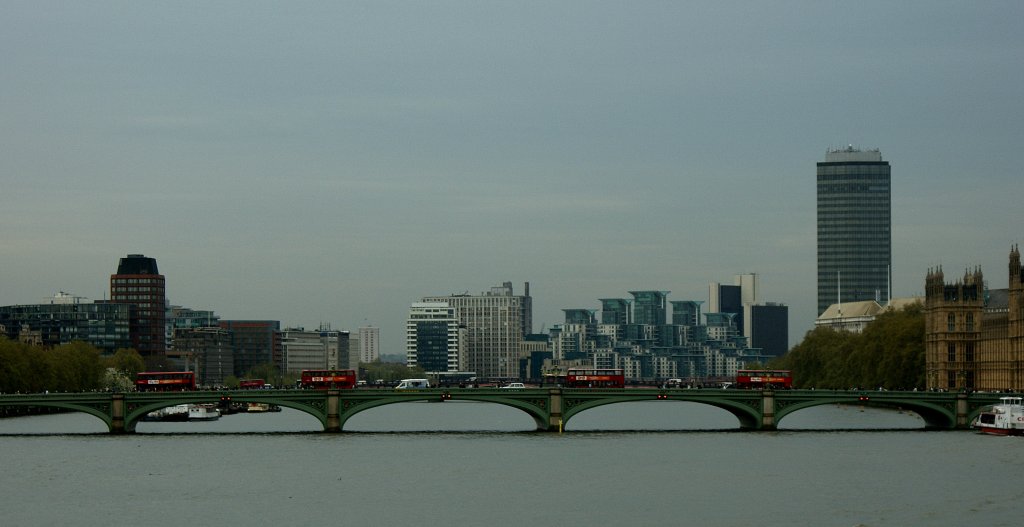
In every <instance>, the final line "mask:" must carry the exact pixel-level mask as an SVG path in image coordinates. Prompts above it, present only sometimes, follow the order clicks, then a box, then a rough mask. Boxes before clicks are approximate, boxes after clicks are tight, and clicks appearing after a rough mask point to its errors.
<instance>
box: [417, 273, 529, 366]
mask: <svg viewBox="0 0 1024 527" xmlns="http://www.w3.org/2000/svg"><path fill="white" fill-rule="evenodd" d="M524 289H525V290H524V293H523V294H522V295H516V294H514V292H513V290H512V283H511V282H505V283H503V284H502V285H501V286H498V287H492V288H491V290H490V291H489V292H486V293H481V294H479V295H470V294H468V293H465V294H459V295H451V296H433V297H424V298H423V299H422V302H428V303H434V302H442V303H445V304H447V305H448V306H450V307H452V308H454V309H455V316H456V317H457V318H458V322H459V325H460V326H464V327H465V331H466V340H465V349H466V362H465V364H463V365H462V368H461V369H463V370H466V371H474V372H476V374H477V375H478V376H480V377H484V378H518V377H519V358H520V356H521V353H522V351H521V350H522V347H521V346H520V344H521V343H522V341H523V338H524V337H525V336H526V335H527V334H529V333H532V331H533V330H532V328H533V303H532V299H531V298H530V284H529V282H527V283H526V285H525V288H524Z"/></svg>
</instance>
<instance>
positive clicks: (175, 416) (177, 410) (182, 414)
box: [143, 404, 189, 421]
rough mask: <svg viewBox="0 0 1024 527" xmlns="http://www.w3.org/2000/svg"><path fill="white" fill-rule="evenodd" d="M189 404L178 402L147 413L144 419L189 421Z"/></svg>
mask: <svg viewBox="0 0 1024 527" xmlns="http://www.w3.org/2000/svg"><path fill="white" fill-rule="evenodd" d="M188 413H189V405H187V404H176V405H174V406H168V407H167V408H161V409H159V410H154V411H152V412H149V413H148V414H146V417H145V418H143V420H144V421H188Z"/></svg>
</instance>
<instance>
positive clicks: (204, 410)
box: [188, 404, 220, 421]
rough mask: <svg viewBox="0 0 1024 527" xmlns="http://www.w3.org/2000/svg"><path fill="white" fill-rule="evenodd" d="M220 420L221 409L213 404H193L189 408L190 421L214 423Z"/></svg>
mask: <svg viewBox="0 0 1024 527" xmlns="http://www.w3.org/2000/svg"><path fill="white" fill-rule="evenodd" d="M214 419H220V409H218V408H217V407H216V406H215V405H212V404H192V405H189V407H188V420H189V421H213V420H214Z"/></svg>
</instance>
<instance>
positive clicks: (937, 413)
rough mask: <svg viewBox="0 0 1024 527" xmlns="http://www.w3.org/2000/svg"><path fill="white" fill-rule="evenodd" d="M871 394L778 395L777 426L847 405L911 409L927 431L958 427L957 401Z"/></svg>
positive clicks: (776, 407) (776, 406) (776, 405)
mask: <svg viewBox="0 0 1024 527" xmlns="http://www.w3.org/2000/svg"><path fill="white" fill-rule="evenodd" d="M871 393H872V392H861V393H850V392H837V393H835V394H834V395H832V396H829V395H818V396H816V397H815V398H813V399H812V398H803V399H800V400H787V398H786V396H785V395H786V394H780V392H776V396H777V398H776V401H775V423H776V426H777V425H778V423H779V422H780V421H782V419H783V418H784V417H786V416H788V415H790V414H792V413H794V412H797V411H800V410H803V409H806V408H812V407H815V406H826V405H831V404H845V405H866V406H872V407H884V408H892V409H900V410H908V411H911V412H914V413H916V414H917V415H919V416H920V417H921V419H923V420H924V423H925V428H926V429H938V430H948V429H952V428H956V424H957V418H956V406H955V401H952V400H949V399H945V400H916V399H909V398H899V397H891V396H887V397H873V396H872V394H871ZM862 397H865V398H866V399H864V400H861V398H862Z"/></svg>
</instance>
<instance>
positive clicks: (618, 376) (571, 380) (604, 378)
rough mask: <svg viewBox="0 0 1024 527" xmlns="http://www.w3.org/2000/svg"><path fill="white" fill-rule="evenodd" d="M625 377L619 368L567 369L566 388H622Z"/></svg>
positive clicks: (624, 383)
mask: <svg viewBox="0 0 1024 527" xmlns="http://www.w3.org/2000/svg"><path fill="white" fill-rule="evenodd" d="M625 386H626V376H625V374H623V372H622V369H621V368H569V371H568V372H567V373H566V374H565V387H566V388H624V387H625Z"/></svg>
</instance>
